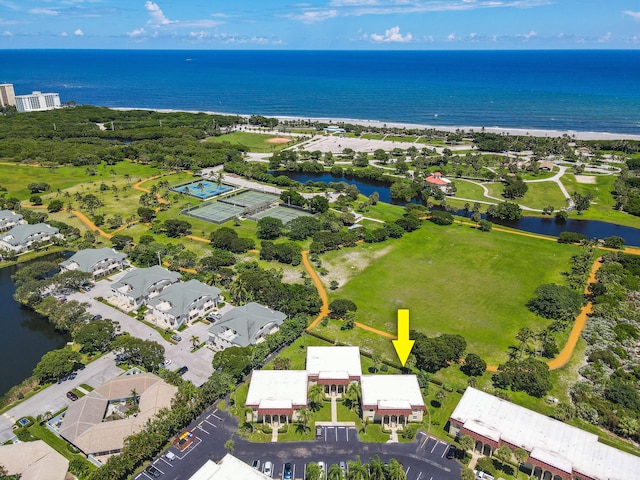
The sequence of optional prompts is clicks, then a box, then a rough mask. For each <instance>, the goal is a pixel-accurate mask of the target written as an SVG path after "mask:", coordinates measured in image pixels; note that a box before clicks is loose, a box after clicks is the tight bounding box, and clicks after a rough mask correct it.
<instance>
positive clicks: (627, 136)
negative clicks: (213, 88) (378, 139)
mask: <svg viewBox="0 0 640 480" xmlns="http://www.w3.org/2000/svg"><path fill="white" fill-rule="evenodd" d="M107 108H110V109H112V110H122V111H127V110H147V111H153V112H158V113H175V112H184V113H205V114H207V115H237V116H238V117H243V118H249V117H250V116H251V115H246V114H239V113H229V112H215V111H210V110H181V109H173V108H139V107H107ZM256 115H257V114H256ZM264 116H265V117H267V118H277V119H278V120H280V121H292V120H302V121H316V122H321V123H329V124H339V123H351V124H353V125H361V126H364V127H376V128H383V127H385V126H386V127H389V128H406V129H420V130H430V129H433V130H438V131H441V132H451V133H455V132H456V131H459V130H462V131H465V132H472V131H473V132H478V131H483V132H487V133H498V134H507V135H514V136H517V135H522V136H529V137H550V138H555V137H562V136H563V135H569V136H570V137H571V138H574V139H576V140H637V141H640V134H631V133H616V132H594V131H581V130H553V129H543V128H519V127H500V126H491V127H487V126H468V125H467V126H451V125H427V124H418V123H407V122H384V121H381V120H365V119H356V118H342V117H340V118H330V117H303V116H286V115H264Z"/></svg>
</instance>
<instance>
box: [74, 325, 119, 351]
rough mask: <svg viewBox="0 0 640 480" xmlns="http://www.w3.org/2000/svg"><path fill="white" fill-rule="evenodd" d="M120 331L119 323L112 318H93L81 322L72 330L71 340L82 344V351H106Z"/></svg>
mask: <svg viewBox="0 0 640 480" xmlns="http://www.w3.org/2000/svg"><path fill="white" fill-rule="evenodd" d="M119 331H120V325H119V324H118V323H117V322H114V321H112V320H108V319H103V320H93V321H91V322H89V323H85V324H82V325H81V326H79V327H78V328H76V329H75V330H74V332H73V340H74V342H76V343H79V344H80V345H82V347H81V349H80V351H81V352H82V353H93V352H106V351H109V350H110V349H111V343H112V342H113V340H114V339H115V338H116V335H117V333H118V332H119Z"/></svg>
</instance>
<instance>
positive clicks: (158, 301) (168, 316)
mask: <svg viewBox="0 0 640 480" xmlns="http://www.w3.org/2000/svg"><path fill="white" fill-rule="evenodd" d="M219 301H220V289H219V288H216V287H210V286H209V285H205V284H204V283H202V282H200V281H198V280H189V281H188V282H183V283H182V282H181V283H174V284H172V285H169V286H168V287H167V288H165V289H164V290H162V292H160V294H159V295H158V296H156V297H155V298H152V299H151V300H149V305H148V306H149V318H150V319H151V320H152V321H154V322H155V323H156V324H157V325H158V326H160V327H162V328H173V329H178V328H180V327H181V326H182V325H183V324H185V323H186V324H187V325H190V324H191V322H192V321H194V320H195V319H197V318H199V317H204V316H205V315H206V314H207V313H208V312H210V311H211V310H212V309H213V308H215V307H217V306H218V302H219Z"/></svg>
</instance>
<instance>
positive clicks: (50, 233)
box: [0, 223, 63, 253]
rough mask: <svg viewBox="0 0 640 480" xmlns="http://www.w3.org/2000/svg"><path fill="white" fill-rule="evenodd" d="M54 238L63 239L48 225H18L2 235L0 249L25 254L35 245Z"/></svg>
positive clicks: (58, 232) (56, 230) (57, 231)
mask: <svg viewBox="0 0 640 480" xmlns="http://www.w3.org/2000/svg"><path fill="white" fill-rule="evenodd" d="M54 237H57V238H63V237H62V235H61V234H60V231H59V230H58V229H57V228H55V227H51V226H49V225H47V224H46V223H36V224H35V225H28V224H23V225H17V226H15V227H13V228H12V229H11V230H9V231H8V232H7V233H4V234H2V235H0V248H6V249H8V250H12V251H14V252H16V253H23V252H26V251H28V250H29V249H30V248H31V246H32V245H33V244H34V243H39V242H48V241H50V240H51V239H52V238H54Z"/></svg>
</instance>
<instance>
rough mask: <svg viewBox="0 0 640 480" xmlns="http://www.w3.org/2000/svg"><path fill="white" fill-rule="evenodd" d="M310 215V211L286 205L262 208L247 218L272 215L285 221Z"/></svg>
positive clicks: (257, 218) (252, 218)
mask: <svg viewBox="0 0 640 480" xmlns="http://www.w3.org/2000/svg"><path fill="white" fill-rule="evenodd" d="M309 215H311V214H310V213H307V212H303V211H302V210H297V209H295V208H287V207H273V208H269V209H268V210H263V211H262V212H258V213H256V214H255V215H251V216H249V217H248V218H250V219H251V220H260V219H261V218H264V217H273V218H278V219H280V220H282V223H287V222H288V221H289V220H293V219H294V218H298V217H305V216H309Z"/></svg>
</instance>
